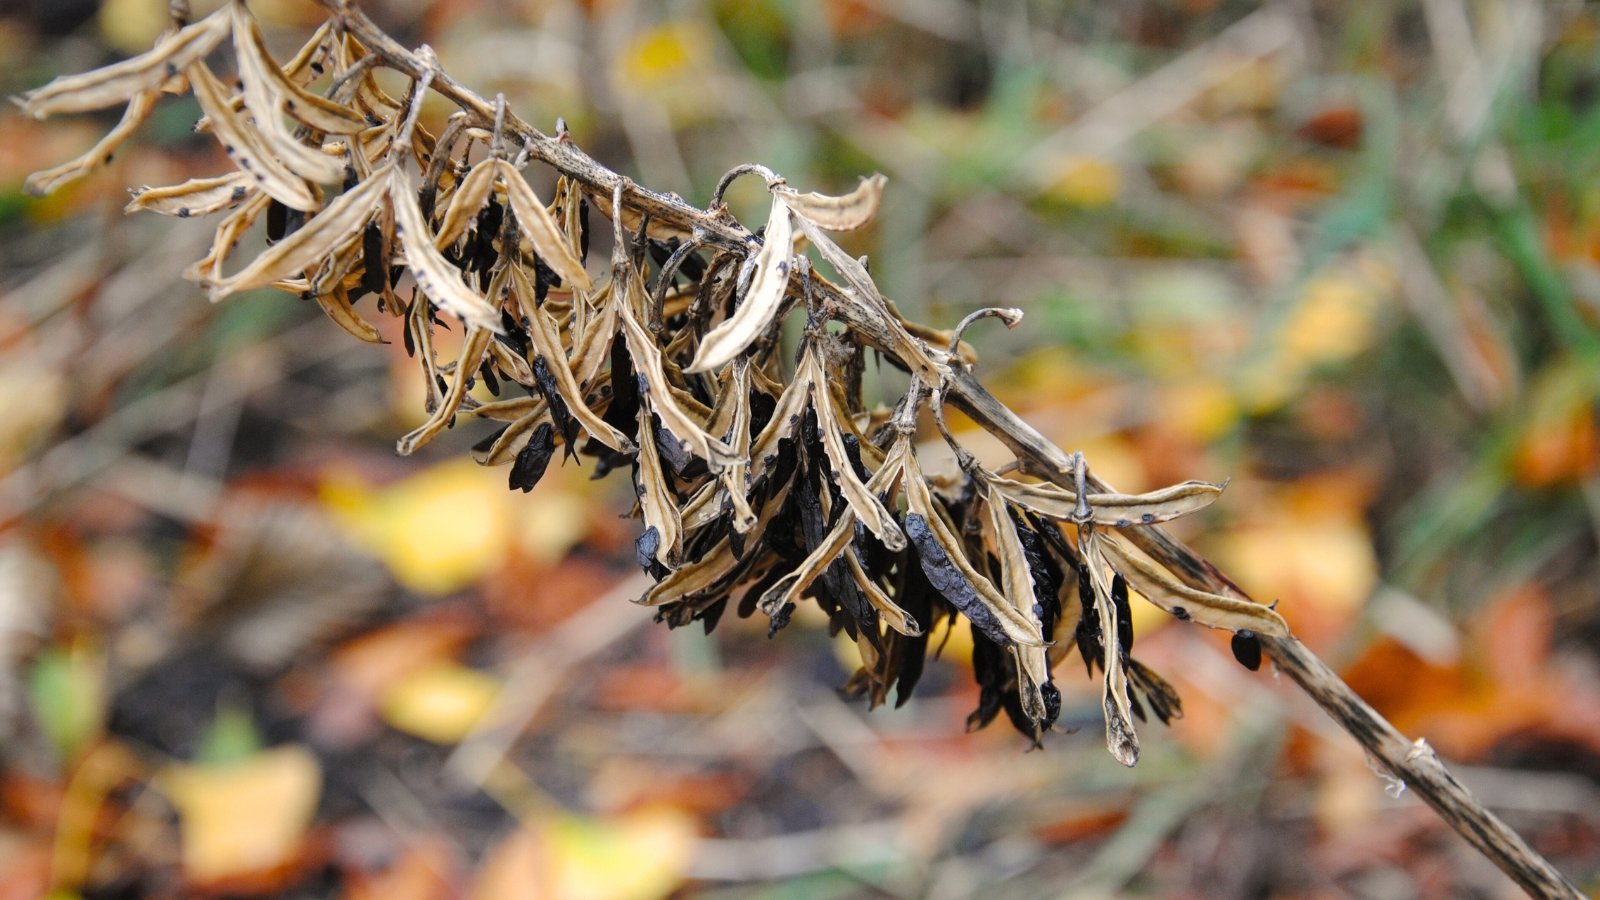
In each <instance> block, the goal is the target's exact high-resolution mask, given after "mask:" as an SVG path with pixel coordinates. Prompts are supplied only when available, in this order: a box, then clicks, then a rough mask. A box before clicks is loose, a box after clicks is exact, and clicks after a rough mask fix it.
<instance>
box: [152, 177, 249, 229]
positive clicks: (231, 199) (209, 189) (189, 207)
mask: <svg viewBox="0 0 1600 900" xmlns="http://www.w3.org/2000/svg"><path fill="white" fill-rule="evenodd" d="M253 183H254V181H253V179H251V178H250V176H249V175H246V174H245V173H243V172H229V173H228V174H226V175H219V176H217V177H215V178H191V179H189V180H188V181H185V182H183V183H182V184H171V185H166V186H164V187H153V188H141V189H139V190H138V191H137V192H135V193H134V195H133V199H131V200H129V201H128V205H127V206H124V207H123V208H122V211H123V212H128V213H132V212H140V211H145V212H153V213H159V214H160V215H163V216H176V217H178V218H180V219H187V218H189V217H190V216H206V215H210V214H211V213H214V212H221V211H222V210H224V209H227V208H228V207H230V206H233V205H234V204H235V203H238V202H239V201H241V200H243V199H244V198H245V197H247V196H249V194H250V191H251V190H253V188H252V187H251V185H252V184H253Z"/></svg>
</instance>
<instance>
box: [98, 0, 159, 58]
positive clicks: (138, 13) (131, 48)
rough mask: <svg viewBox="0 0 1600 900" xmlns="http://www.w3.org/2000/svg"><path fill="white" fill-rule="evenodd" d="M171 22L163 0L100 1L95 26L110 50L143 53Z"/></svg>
mask: <svg viewBox="0 0 1600 900" xmlns="http://www.w3.org/2000/svg"><path fill="white" fill-rule="evenodd" d="M171 21H172V19H171V17H170V16H168V15H167V0H104V2H102V3H101V4H100V15H99V16H98V18H97V20H96V24H98V25H99V26H100V36H101V37H103V38H105V41H106V43H107V44H109V45H110V46H111V47H112V49H115V50H120V51H121V52H123V53H126V54H130V55H131V54H137V53H143V52H145V51H146V50H149V49H150V47H151V45H153V44H154V43H155V42H156V38H157V37H158V36H159V35H160V34H161V32H162V31H163V30H164V29H165V28H166V27H167V25H168V23H170V22H171Z"/></svg>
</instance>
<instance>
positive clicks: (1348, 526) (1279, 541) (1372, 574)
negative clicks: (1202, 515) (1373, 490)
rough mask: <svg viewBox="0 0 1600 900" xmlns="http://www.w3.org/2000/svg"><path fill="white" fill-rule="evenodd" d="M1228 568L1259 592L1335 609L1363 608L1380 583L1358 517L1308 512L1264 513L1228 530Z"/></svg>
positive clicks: (1291, 602)
mask: <svg viewBox="0 0 1600 900" xmlns="http://www.w3.org/2000/svg"><path fill="white" fill-rule="evenodd" d="M1222 546H1223V549H1222V554H1221V555H1222V558H1223V562H1224V565H1223V567H1224V568H1225V569H1226V570H1227V571H1228V572H1229V573H1231V574H1232V575H1233V576H1234V577H1235V578H1236V579H1237V580H1238V581H1239V583H1240V584H1247V585H1249V586H1250V590H1251V592H1252V593H1254V594H1255V595H1256V596H1257V597H1266V598H1274V599H1282V600H1283V601H1284V602H1285V603H1286V604H1288V606H1289V607H1290V608H1294V607H1295V606H1296V605H1297V604H1301V603H1310V604H1314V605H1316V606H1319V607H1322V608H1323V609H1325V610H1327V611H1331V612H1335V613H1341V614H1348V613H1351V612H1353V611H1354V610H1355V609H1356V608H1357V607H1359V606H1360V605H1361V604H1362V603H1363V602H1364V601H1365V600H1366V599H1367V596H1368V595H1369V594H1370V593H1371V592H1372V588H1373V585H1374V584H1375V583H1376V582H1377V577H1378V561H1377V558H1376V556H1375V555H1374V554H1373V551H1372V539H1371V537H1370V536H1369V535H1368V534H1367V529H1366V526H1365V525H1363V524H1362V521H1361V519H1360V518H1359V517H1357V516H1355V515H1350V514H1346V513H1343V512H1339V511H1335V512H1323V513H1320V514H1317V513H1312V512H1310V511H1307V512H1306V513H1304V514H1301V515H1273V516H1264V517H1263V518H1262V519H1261V520H1259V521H1257V522H1254V523H1252V524H1250V525H1248V526H1245V527H1242V528H1239V529H1236V530H1234V531H1232V532H1231V533H1229V534H1228V535H1227V537H1226V538H1225V540H1224V542H1223V545H1222Z"/></svg>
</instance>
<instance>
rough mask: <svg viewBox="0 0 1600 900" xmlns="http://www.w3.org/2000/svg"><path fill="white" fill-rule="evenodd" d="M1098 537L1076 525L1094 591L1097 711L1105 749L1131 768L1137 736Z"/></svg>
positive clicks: (1090, 527) (1087, 527)
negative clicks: (1098, 633)
mask: <svg viewBox="0 0 1600 900" xmlns="http://www.w3.org/2000/svg"><path fill="white" fill-rule="evenodd" d="M1100 542H1101V537H1100V535H1099V534H1098V533H1096V532H1095V530H1094V526H1093V525H1089V524H1085V525H1083V526H1080V528H1079V533H1078V550H1079V552H1081V553H1082V554H1083V562H1084V567H1085V569H1086V570H1087V571H1088V575H1089V582H1090V584H1091V585H1092V587H1093V590H1094V599H1095V612H1096V613H1097V614H1098V616H1099V620H1100V628H1101V639H1100V645H1101V659H1100V663H1101V667H1102V670H1103V672H1102V678H1103V689H1102V691H1101V703H1100V707H1101V711H1102V712H1103V713H1104V714H1105V720H1106V748H1107V749H1108V750H1110V751H1111V755H1112V756H1113V757H1114V758H1116V760H1117V762H1120V763H1122V764H1123V765H1125V766H1133V765H1135V764H1137V763H1138V762H1139V736H1138V734H1137V733H1136V732H1135V731H1134V727H1133V713H1132V706H1131V698H1130V697H1129V694H1128V678H1127V672H1126V670H1125V669H1124V667H1123V659H1124V656H1125V654H1124V651H1123V649H1122V647H1121V646H1120V645H1119V643H1118V641H1117V639H1116V636H1117V631H1118V622H1119V619H1118V615H1117V609H1116V605H1115V603H1114V602H1113V600H1112V596H1111V595H1112V589H1111V587H1112V586H1111V583H1110V579H1109V578H1108V577H1107V575H1106V573H1107V572H1108V571H1109V569H1110V567H1109V565H1107V563H1106V562H1105V560H1104V558H1103V557H1102V556H1101V553H1100Z"/></svg>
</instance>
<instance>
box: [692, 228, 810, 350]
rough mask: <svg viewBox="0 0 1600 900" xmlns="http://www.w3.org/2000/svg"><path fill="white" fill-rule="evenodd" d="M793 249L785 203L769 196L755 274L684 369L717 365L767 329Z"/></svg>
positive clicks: (786, 282) (786, 279) (778, 302)
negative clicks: (738, 301) (764, 229)
mask: <svg viewBox="0 0 1600 900" xmlns="http://www.w3.org/2000/svg"><path fill="white" fill-rule="evenodd" d="M793 252H794V229H793V225H792V222H791V219H790V216H789V207H788V205H786V204H785V203H784V202H783V199H782V198H780V197H773V199H772V214H771V216H770V217H768V219H767V228H766V237H765V239H764V240H763V242H762V245H761V249H760V250H759V251H758V252H757V253H756V255H755V274H754V275H753V276H752V277H751V279H750V288H749V290H747V291H745V293H744V297H743V299H742V300H741V301H740V303H739V306H738V308H737V309H735V310H734V311H733V315H731V316H729V317H728V319H727V321H725V322H723V323H722V324H721V325H718V326H717V327H716V328H713V329H712V330H711V332H710V333H709V334H707V335H706V336H705V337H704V338H702V339H701V341H700V349H699V351H698V352H696V353H695V358H694V362H693V363H691V364H690V365H689V366H688V367H687V368H685V369H684V371H685V372H705V371H708V370H710V369H715V368H717V367H718V366H721V365H723V364H725V363H727V362H729V361H730V360H732V359H733V358H734V357H735V356H738V355H739V354H740V353H743V352H744V351H745V350H746V349H747V348H749V346H750V345H751V344H752V343H754V342H755V340H756V338H758V337H760V336H761V334H762V332H764V331H766V330H767V326H768V325H769V324H771V322H772V320H773V318H774V317H775V316H777V314H778V309H779V308H780V307H781V306H782V305H783V297H784V293H785V292H786V290H787V289H788V285H789V257H790V256H791V255H792V254H793Z"/></svg>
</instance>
